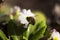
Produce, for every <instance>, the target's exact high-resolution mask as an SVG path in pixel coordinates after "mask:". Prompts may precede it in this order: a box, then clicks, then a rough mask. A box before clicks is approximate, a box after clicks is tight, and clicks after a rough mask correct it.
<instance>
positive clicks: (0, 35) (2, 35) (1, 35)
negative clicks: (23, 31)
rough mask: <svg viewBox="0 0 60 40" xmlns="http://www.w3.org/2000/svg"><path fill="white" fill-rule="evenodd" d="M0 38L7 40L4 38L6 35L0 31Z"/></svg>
mask: <svg viewBox="0 0 60 40" xmlns="http://www.w3.org/2000/svg"><path fill="white" fill-rule="evenodd" d="M0 38H1V39H2V40H8V38H7V37H6V35H5V34H4V32H3V31H2V30H1V29H0Z"/></svg>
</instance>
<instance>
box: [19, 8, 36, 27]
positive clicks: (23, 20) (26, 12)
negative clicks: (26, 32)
mask: <svg viewBox="0 0 60 40" xmlns="http://www.w3.org/2000/svg"><path fill="white" fill-rule="evenodd" d="M27 17H35V15H34V14H33V13H32V12H31V10H26V9H23V10H22V12H21V13H20V16H19V20H20V22H21V23H22V24H25V28H27V25H28V24H29V22H28V21H27V19H26V18H27Z"/></svg>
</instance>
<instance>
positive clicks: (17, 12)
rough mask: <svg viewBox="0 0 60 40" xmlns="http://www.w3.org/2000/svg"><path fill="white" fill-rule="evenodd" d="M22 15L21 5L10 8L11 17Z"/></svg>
mask: <svg viewBox="0 0 60 40" xmlns="http://www.w3.org/2000/svg"><path fill="white" fill-rule="evenodd" d="M19 15H20V7H19V6H14V7H13V8H11V10H10V18H11V19H14V18H13V17H17V16H19Z"/></svg>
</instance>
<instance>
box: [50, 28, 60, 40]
mask: <svg viewBox="0 0 60 40" xmlns="http://www.w3.org/2000/svg"><path fill="white" fill-rule="evenodd" d="M51 37H52V39H53V40H60V33H59V32H58V31H56V30H55V29H53V32H52V35H51Z"/></svg>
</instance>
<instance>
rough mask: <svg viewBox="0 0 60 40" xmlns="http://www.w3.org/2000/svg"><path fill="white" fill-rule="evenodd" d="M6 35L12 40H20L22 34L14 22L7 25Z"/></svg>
mask: <svg viewBox="0 0 60 40" xmlns="http://www.w3.org/2000/svg"><path fill="white" fill-rule="evenodd" d="M7 28H8V34H9V36H10V37H11V38H12V39H13V40H20V39H21V38H20V37H21V36H22V34H21V33H20V32H21V31H20V30H19V29H20V28H19V27H18V26H17V25H16V24H15V23H14V21H12V20H11V21H10V22H9V23H8V26H7Z"/></svg>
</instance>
